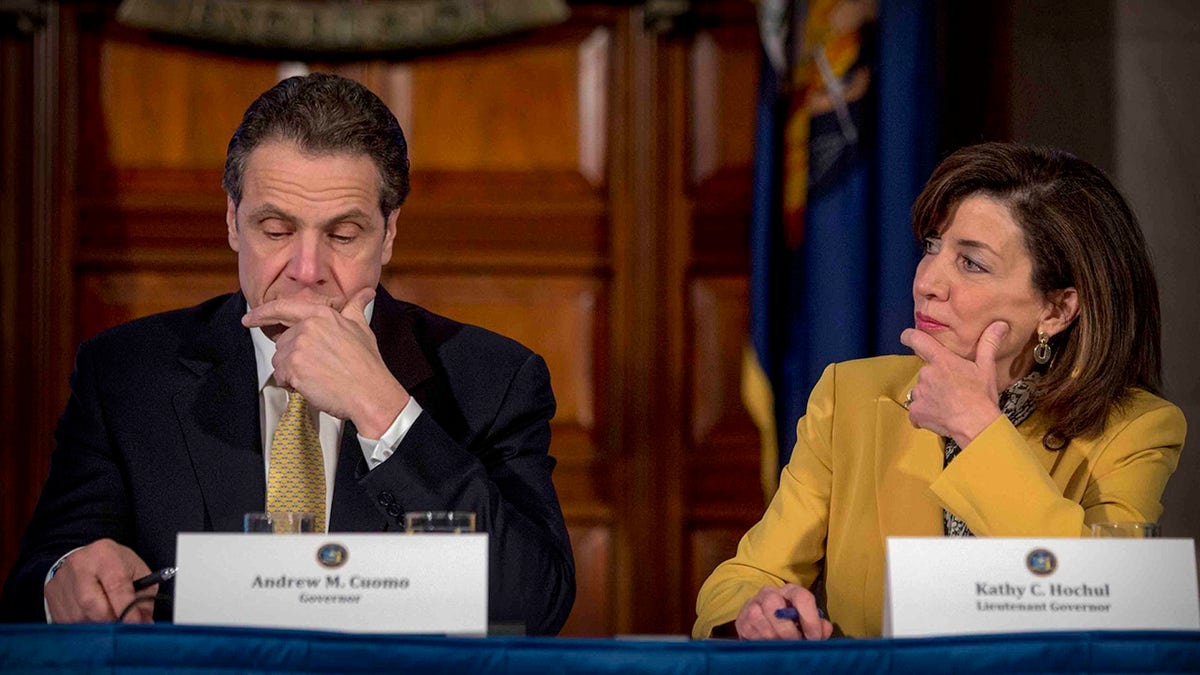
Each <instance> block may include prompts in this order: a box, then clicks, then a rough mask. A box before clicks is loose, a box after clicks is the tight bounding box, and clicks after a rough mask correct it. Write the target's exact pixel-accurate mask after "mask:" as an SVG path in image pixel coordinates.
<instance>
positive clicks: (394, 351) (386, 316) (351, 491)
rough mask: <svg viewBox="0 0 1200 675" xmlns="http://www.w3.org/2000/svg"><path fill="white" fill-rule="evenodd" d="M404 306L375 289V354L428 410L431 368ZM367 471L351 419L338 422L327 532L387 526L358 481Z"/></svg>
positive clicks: (384, 518) (385, 519)
mask: <svg viewBox="0 0 1200 675" xmlns="http://www.w3.org/2000/svg"><path fill="white" fill-rule="evenodd" d="M408 308H409V306H408V305H407V304H406V303H402V302H400V301H398V300H396V299H394V298H392V296H391V295H389V294H388V292H387V291H386V290H384V288H383V287H382V286H380V287H378V288H377V289H376V294H375V310H374V313H373V314H372V315H371V329H372V330H373V331H374V332H375V339H376V342H377V343H378V345H379V354H380V356H381V357H383V362H384V364H386V365H387V367H388V370H390V371H391V372H392V376H393V377H395V378H396V380H397V381H399V382H400V384H401V386H403V387H404V389H405V390H406V391H407V392H408V393H409V395H410V396H412V397H413V398H415V399H416V400H417V402H418V403H420V404H421V407H422V408H423V409H425V410H432V401H431V400H430V398H429V395H428V392H429V387H428V386H427V385H428V384H429V383H430V382H431V381H432V378H433V367H432V366H431V365H430V364H429V360H428V359H427V358H426V357H425V353H424V351H423V350H422V349H421V345H420V343H419V342H418V341H417V336H416V333H415V331H414V326H413V323H412V318H411V316H410V312H409V311H408ZM366 475H367V461H366V459H365V458H364V457H363V454H362V447H361V446H360V445H359V443H358V430H357V428H355V426H354V423H353V422H351V421H350V420H346V421H345V423H344V424H343V425H342V441H341V447H340V448H339V450H338V464H337V475H336V476H335V478H334V490H333V504H332V506H331V508H330V511H331V513H330V520H329V529H330V530H331V531H333V530H338V531H351V532H354V531H358V532H371V531H381V530H386V529H388V528H389V526H390V522H389V520H388V519H387V518H386V517H384V515H383V514H382V513H380V511H379V509H378V508H376V507H375V505H374V501H375V497H374V495H370V494H367V492H366V490H365V488H364V487H363V485H362V479H363V477H365V476H366Z"/></svg>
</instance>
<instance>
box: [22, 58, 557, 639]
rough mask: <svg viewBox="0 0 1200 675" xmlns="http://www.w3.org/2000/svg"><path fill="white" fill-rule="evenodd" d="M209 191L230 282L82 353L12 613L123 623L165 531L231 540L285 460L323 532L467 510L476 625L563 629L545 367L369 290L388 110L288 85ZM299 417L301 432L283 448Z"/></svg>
mask: <svg viewBox="0 0 1200 675" xmlns="http://www.w3.org/2000/svg"><path fill="white" fill-rule="evenodd" d="M223 184H224V187H225V189H226V192H227V193H228V208H227V214H226V221H227V227H228V237H229V243H230V246H231V247H232V248H233V250H234V251H236V252H237V256H238V275H239V282H240V286H241V291H240V292H239V293H235V294H233V295H229V296H224V297H219V298H214V299H212V300H210V301H208V302H206V303H204V304H201V305H199V306H197V307H193V308H190V309H184V310H178V311H175V312H168V313H166V314H160V315H156V316H151V317H147V318H145V319H140V320H137V321H133V322H131V323H129V324H125V325H123V326H119V327H117V328H115V329H112V330H110V331H107V332H105V333H103V334H101V335H100V336H98V337H96V338H94V339H92V340H89V341H88V342H86V343H85V344H84V345H82V346H81V347H80V350H79V354H78V356H77V359H76V366H75V373H74V375H73V376H72V382H71V388H72V395H71V398H70V401H69V402H68V404H67V409H66V411H65V412H64V414H63V417H62V419H61V421H60V423H59V427H58V431H57V433H56V439H57V446H56V449H55V451H54V454H53V456H52V459H51V468H50V475H49V478H48V479H47V482H46V486H45V488H44V489H43V492H42V495H41V498H40V500H39V502H38V506H37V509H36V511H35V513H34V517H33V521H32V523H31V524H30V526H29V529H28V531H27V532H26V535H25V539H24V540H23V542H22V549H21V554H20V558H19V560H18V562H17V564H16V566H15V568H14V569H13V571H12V573H11V575H10V576H9V579H8V581H7V583H6V585H5V589H4V596H3V600H2V603H0V604H2V609H3V614H4V616H5V618H7V619H9V620H17V621H41V620H46V619H47V618H50V619H52V620H53V621H56V622H75V621H111V620H114V619H115V618H116V617H117V615H118V614H120V613H121V612H122V610H123V609H124V608H125V607H126V606H128V605H129V604H130V603H132V602H133V601H134V598H135V595H134V590H133V586H132V581H133V580H134V579H136V578H138V577H140V576H143V575H145V574H147V573H149V572H150V570H151V569H152V568H153V569H158V568H161V567H166V566H169V565H172V564H174V560H175V535H176V533H178V532H181V531H240V530H241V528H242V516H243V514H244V513H247V512H254V511H264V510H267V509H268V508H271V509H272V510H273V508H274V505H276V504H286V503H288V499H291V498H293V497H294V496H295V495H290V494H286V493H287V490H289V489H292V488H290V487H288V486H289V485H290V484H289V483H287V482H286V480H284V479H283V478H280V477H279V476H278V475H277V472H281V471H283V469H280V467H281V466H285V465H287V466H289V467H292V468H294V467H293V465H291V464H288V463H289V462H300V464H299V465H297V466H301V467H303V471H307V472H308V474H307V475H308V476H309V477H310V478H311V480H308V481H307V482H306V483H305V488H304V490H303V491H306V493H307V494H308V495H309V496H311V497H312V499H311V501H310V502H308V503H309V504H312V505H313V507H314V508H313V509H312V510H313V511H315V512H316V513H317V515H318V521H319V523H320V524H319V527H320V528H322V529H323V528H325V527H327V528H328V530H329V531H362V532H382V531H396V530H400V531H403V529H404V524H403V514H404V513H405V512H406V511H414V510H457V511H473V512H475V514H476V518H477V520H476V525H477V529H479V530H481V531H486V532H488V533H489V534H490V535H491V536H490V578H489V595H490V597H489V618H490V619H491V620H492V621H496V622H518V623H521V624H524V626H525V628H526V630H527V631H528V632H529V633H531V634H554V633H556V632H557V631H558V630H559V629H560V628H561V627H562V624H563V622H564V621H565V620H566V617H567V614H568V612H569V611H570V609H571V605H572V603H573V601H574V596H575V580H574V561H573V559H572V555H571V549H570V543H569V541H568V538H567V533H566V527H565V525H564V522H563V517H562V512H561V510H560V508H559V505H558V500H557V497H556V495H555V492H554V486H553V484H552V483H551V471H552V469H553V466H554V460H553V459H552V458H551V457H550V456H549V455H548V448H549V443H550V429H549V421H550V419H551V417H552V416H553V415H554V409H555V403H554V395H553V393H552V392H551V390H550V381H549V373H548V371H547V369H546V365H545V363H544V362H543V361H542V359H541V358H540V357H539V356H537V355H536V354H534V353H532V352H530V351H529V350H528V349H526V348H525V347H522V346H521V345H519V344H517V343H516V342H514V341H512V340H509V339H507V338H504V337H501V336H499V335H496V334H494V333H491V332H488V331H486V330H483V329H481V328H477V327H473V326H467V325H463V324H459V323H456V322H454V321H452V320H450V319H447V318H444V317H441V316H438V315H435V314H432V313H430V312H428V311H426V310H424V309H421V308H420V307H417V306H414V305H411V304H408V303H404V302H400V301H397V300H395V299H393V298H392V297H391V296H389V295H388V294H387V292H386V291H384V290H383V288H382V287H381V286H380V285H379V279H380V273H381V268H382V266H383V265H384V264H385V263H386V262H387V261H388V259H389V258H390V257H391V252H392V246H393V244H394V242H395V240H396V238H397V217H398V215H399V207H400V204H401V203H403V201H404V198H405V197H406V196H407V193H408V159H407V148H406V144H405V140H404V136H403V133H402V131H401V130H400V126H399V124H397V122H396V119H395V117H394V116H393V115H392V114H391V112H390V111H388V109H387V107H386V106H385V105H384V104H383V103H382V102H381V101H380V100H379V99H378V98H377V97H376V96H375V95H374V94H372V93H371V92H370V91H368V90H367V89H366V88H364V87H362V86H361V85H358V84H356V83H354V82H352V81H350V80H346V79H343V78H339V77H335V76H331V75H320V74H314V75H310V76H307V77H297V78H290V79H288V80H284V81H283V82H281V83H279V84H278V85H276V86H275V87H273V88H272V89H270V90H269V91H267V92H266V93H264V94H263V95H262V96H261V97H259V99H258V100H256V101H255V102H254V103H253V104H252V105H251V106H250V108H249V109H248V110H247V111H246V115H245V117H244V118H243V120H242V124H241V126H239V127H238V130H237V132H236V133H235V134H234V137H233V139H232V141H231V142H230V145H229V151H228V155H227V159H226V166H225V177H224V180H223ZM400 239H401V241H402V240H403V236H402V235H400ZM293 410H294V411H296V412H295V413H293ZM293 414H294V415H295V417H294V418H293V419H299V420H303V422H302V424H303V425H306V427H305V428H307V429H308V430H309V431H308V432H306V433H309V434H310V437H311V439H312V441H311V442H310V443H308V444H307V447H308V450H303V451H299V450H297V451H295V452H293V451H292V450H287V451H286V452H287V453H291V454H286V455H285V454H283V452H284V451H281V450H279V449H278V447H280V446H279V443H280V439H279V436H280V435H281V434H282V435H286V434H283V433H282V430H283V429H284V427H287V428H289V429H291V428H292V427H291V426H290V424H291V423H290V422H285V421H283V419H284V418H287V417H288V416H289V415H293ZM297 424H301V422H297ZM318 438H319V441H320V442H319V446H320V447H319V448H318V447H317V446H318V443H317V439H318ZM288 447H291V446H288ZM297 458H299V459H297ZM273 466H274V468H275V472H273V471H272V467H273ZM289 470H292V469H289ZM279 500H282V501H279ZM326 523H327V525H326ZM152 590H153V589H152ZM129 618H131V619H132V620H140V621H148V620H150V619H151V610H150V608H149V606H148V605H137V604H135V605H134V609H133V610H132V612H131V613H130V617H129Z"/></svg>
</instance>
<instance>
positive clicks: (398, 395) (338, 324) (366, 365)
mask: <svg viewBox="0 0 1200 675" xmlns="http://www.w3.org/2000/svg"><path fill="white" fill-rule="evenodd" d="M374 297H375V290H374V289H371V288H365V289H363V290H361V291H359V292H357V293H355V294H354V296H352V297H351V298H350V300H349V301H347V302H346V305H345V306H344V307H342V310H341V311H340V312H339V311H337V310H336V309H334V308H333V307H331V306H329V305H328V304H318V303H315V302H312V301H310V300H308V299H299V298H281V299H278V300H271V301H270V302H264V303H263V304H261V305H259V306H258V307H255V308H254V309H252V310H250V312H248V313H247V314H246V315H245V316H244V317H242V324H243V325H245V326H246V327H252V326H258V327H260V328H263V329H264V332H266V328H268V327H272V326H280V327H282V330H281V332H279V333H278V335H275V336H271V335H270V333H268V337H273V339H274V340H275V358H273V359H272V360H271V364H272V365H273V366H274V367H275V381H276V382H277V383H279V385H280V386H285V387H291V388H292V389H295V390H296V391H298V392H300V393H301V394H302V395H303V396H304V397H305V398H307V399H308V401H309V403H311V404H312V405H314V406H316V407H317V408H318V409H320V410H323V411H325V412H326V413H329V414H330V415H333V416H334V417H338V418H341V419H349V420H352V421H353V422H354V426H356V427H357V428H358V433H360V434H362V435H363V436H364V437H367V438H379V437H380V436H382V435H383V432H385V431H387V428H388V426H390V425H391V423H392V421H393V420H395V419H396V415H398V414H400V411H401V410H403V409H404V406H405V405H407V404H408V399H409V396H408V392H407V391H405V390H404V387H402V386H401V385H400V383H399V382H397V381H396V379H395V378H394V377H392V374H391V372H390V371H389V370H388V368H387V365H385V364H384V362H383V358H382V357H381V356H380V355H379V346H378V344H377V342H376V339H375V333H374V332H372V331H371V327H370V326H369V325H368V324H367V319H366V315H365V314H364V313H363V312H364V310H365V309H366V306H367V305H368V304H370V302H371V300H372V299H374Z"/></svg>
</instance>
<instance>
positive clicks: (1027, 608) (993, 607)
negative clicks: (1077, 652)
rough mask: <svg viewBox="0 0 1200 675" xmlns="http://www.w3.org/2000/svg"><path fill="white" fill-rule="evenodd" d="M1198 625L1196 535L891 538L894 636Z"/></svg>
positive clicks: (887, 586)
mask: <svg viewBox="0 0 1200 675" xmlns="http://www.w3.org/2000/svg"><path fill="white" fill-rule="evenodd" d="M1197 629H1200V600H1198V596H1197V587H1196V551H1195V544H1194V542H1193V541H1192V540H1191V539H1116V538H1113V539H1108V538H1105V539H1065V538H1063V539H1053V538H1044V539H1015V538H1002V537H978V538H976V537H888V540H887V573H886V575H885V580H884V610H883V634H884V636H887V637H925V636H931V635H960V634H967V633H1030V632H1038V631H1056V630H1197Z"/></svg>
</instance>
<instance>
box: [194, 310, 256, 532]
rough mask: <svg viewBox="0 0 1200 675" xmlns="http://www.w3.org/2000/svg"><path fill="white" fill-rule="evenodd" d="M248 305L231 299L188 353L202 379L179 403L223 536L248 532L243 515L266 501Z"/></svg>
mask: <svg viewBox="0 0 1200 675" xmlns="http://www.w3.org/2000/svg"><path fill="white" fill-rule="evenodd" d="M245 302H246V301H245V299H244V298H243V296H242V295H241V294H240V293H235V294H234V295H233V296H231V297H230V298H229V300H227V301H226V302H225V303H224V304H223V305H221V307H220V308H218V310H217V311H216V313H214V315H213V317H212V320H211V322H210V323H209V325H208V327H207V329H206V330H204V331H201V332H200V333H198V334H197V335H196V337H195V338H194V339H193V341H192V342H191V343H190V344H189V345H188V346H187V347H186V348H185V350H184V352H183V354H182V356H181V361H182V363H183V364H184V366H186V367H187V368H188V369H189V370H191V371H192V373H194V375H195V378H194V379H192V380H191V381H189V382H186V383H185V384H184V385H183V386H182V387H180V389H179V390H178V391H177V392H176V393H175V396H174V400H173V403H174V406H175V413H176V415H177V416H178V418H179V425H180V429H181V431H182V433H183V437H184V441H185V443H186V445H187V450H188V455H189V456H190V458H191V461H192V469H193V470H194V471H195V474H196V480H197V481H198V482H199V484H200V492H201V495H202V496H203V499H204V511H205V514H204V524H205V528H206V529H212V530H215V531H218V532H221V531H234V532H237V531H241V529H242V516H243V515H244V514H245V513H246V512H249V511H261V510H263V503H264V500H265V495H266V478H265V477H264V475H263V473H264V472H263V454H262V452H263V450H262V440H261V439H262V435H261V430H260V425H259V419H258V417H259V415H258V387H257V386H256V383H257V376H256V374H255V372H256V370H255V361H254V346H253V343H252V342H251V340H250V333H249V331H248V330H247V329H246V328H245V327H243V326H242V324H241V321H240V317H241V315H242V314H243V313H244V311H245Z"/></svg>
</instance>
